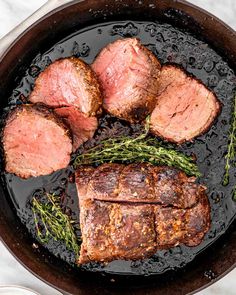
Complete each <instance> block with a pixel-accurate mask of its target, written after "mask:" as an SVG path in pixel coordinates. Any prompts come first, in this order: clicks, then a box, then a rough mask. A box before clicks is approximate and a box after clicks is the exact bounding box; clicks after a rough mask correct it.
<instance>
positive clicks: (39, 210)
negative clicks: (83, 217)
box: [32, 194, 80, 258]
mask: <svg viewBox="0 0 236 295" xmlns="http://www.w3.org/2000/svg"><path fill="white" fill-rule="evenodd" d="M32 211H33V215H34V222H35V227H36V233H37V237H38V239H39V240H40V241H41V242H42V243H48V241H49V240H50V238H52V239H54V240H56V241H64V242H65V245H66V247H67V249H68V250H71V251H73V252H74V253H75V254H76V257H77V258H78V255H79V249H80V247H79V239H78V237H77V236H76V234H75V230H74V223H75V221H74V220H71V219H70V217H69V216H68V215H67V214H66V213H64V212H63V210H62V208H61V206H60V198H59V197H58V196H55V195H54V194H53V195H50V194H47V195H46V202H41V201H40V200H38V199H37V198H36V197H33V199H32Z"/></svg>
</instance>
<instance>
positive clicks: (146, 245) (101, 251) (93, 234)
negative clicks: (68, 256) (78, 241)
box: [79, 200, 156, 264]
mask: <svg viewBox="0 0 236 295" xmlns="http://www.w3.org/2000/svg"><path fill="white" fill-rule="evenodd" d="M80 208H81V211H80V225H81V231H82V238H83V243H82V245H81V250H80V258H79V263H81V264H84V263H88V262H90V261H100V262H103V261H104V262H105V261H106V262H107V261H112V260H115V259H126V260H129V259H133V260H135V259H143V258H145V257H148V256H151V255H152V254H154V253H155V251H156V233H155V228H154V212H153V208H152V206H151V205H127V204H116V203H110V202H100V201H93V200H83V201H82V204H81V207H80Z"/></svg>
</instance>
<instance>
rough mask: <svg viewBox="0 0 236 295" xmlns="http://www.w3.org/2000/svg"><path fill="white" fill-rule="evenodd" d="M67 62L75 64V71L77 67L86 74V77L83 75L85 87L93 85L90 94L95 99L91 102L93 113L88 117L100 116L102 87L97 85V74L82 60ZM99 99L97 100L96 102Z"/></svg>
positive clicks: (75, 58)
mask: <svg viewBox="0 0 236 295" xmlns="http://www.w3.org/2000/svg"><path fill="white" fill-rule="evenodd" d="M69 60H71V61H72V63H74V64H75V66H76V69H77V67H78V68H79V69H80V68H82V69H83V73H85V72H86V73H87V75H88V76H86V75H85V80H86V82H87V85H89V86H91V85H93V87H94V90H93V93H92V96H93V98H94V97H95V98H96V99H94V100H93V104H92V107H91V108H92V109H94V111H93V112H92V113H90V114H89V116H96V114H101V113H102V101H103V95H102V87H101V84H100V83H99V79H98V77H97V74H96V73H95V72H94V70H93V69H92V67H91V66H90V65H88V64H86V63H85V62H84V61H83V60H81V59H80V58H77V57H74V56H72V57H70V58H69ZM98 99H99V100H98Z"/></svg>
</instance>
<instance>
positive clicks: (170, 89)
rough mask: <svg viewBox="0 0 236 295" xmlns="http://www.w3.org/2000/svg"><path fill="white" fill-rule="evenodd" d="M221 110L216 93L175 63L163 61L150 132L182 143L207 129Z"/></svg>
mask: <svg viewBox="0 0 236 295" xmlns="http://www.w3.org/2000/svg"><path fill="white" fill-rule="evenodd" d="M219 111H220V103H219V101H218V99H217V98H216V96H215V94H214V93H213V92H211V91H210V90H208V89H207V88H206V87H205V86H204V85H203V84H202V83H201V82H200V81H198V80H196V79H195V78H193V77H191V76H188V75H187V74H186V73H185V72H184V71H183V70H182V69H180V68H179V67H177V66H174V65H164V66H163V67H162V70H161V76H160V80H159V90H158V95H157V104H156V107H155V109H154V110H153V112H152V114H151V121H150V125H151V126H150V127H151V132H152V133H153V134H155V135H157V136H160V137H162V138H164V139H166V140H169V141H172V142H176V143H182V142H185V141H188V140H192V139H193V138H194V137H196V136H199V135H200V134H202V133H204V132H206V131H207V130H208V129H209V127H210V126H211V124H212V123H213V121H214V119H215V118H216V117H217V115H218V113H219Z"/></svg>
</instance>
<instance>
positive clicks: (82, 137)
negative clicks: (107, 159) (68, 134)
mask: <svg viewBox="0 0 236 295" xmlns="http://www.w3.org/2000/svg"><path fill="white" fill-rule="evenodd" d="M55 112H56V114H57V115H58V116H59V117H60V118H62V119H63V120H64V121H65V123H66V124H67V125H68V126H69V128H70V129H71V131H72V135H73V151H76V150H77V149H78V148H79V146H80V145H81V144H83V143H84V142H86V141H87V140H89V139H91V138H92V137H93V135H94V133H95V131H96V129H97V127H98V120H97V118H96V117H87V116H85V115H84V114H83V113H82V112H80V111H79V109H77V108H75V107H62V108H57V109H55Z"/></svg>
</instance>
